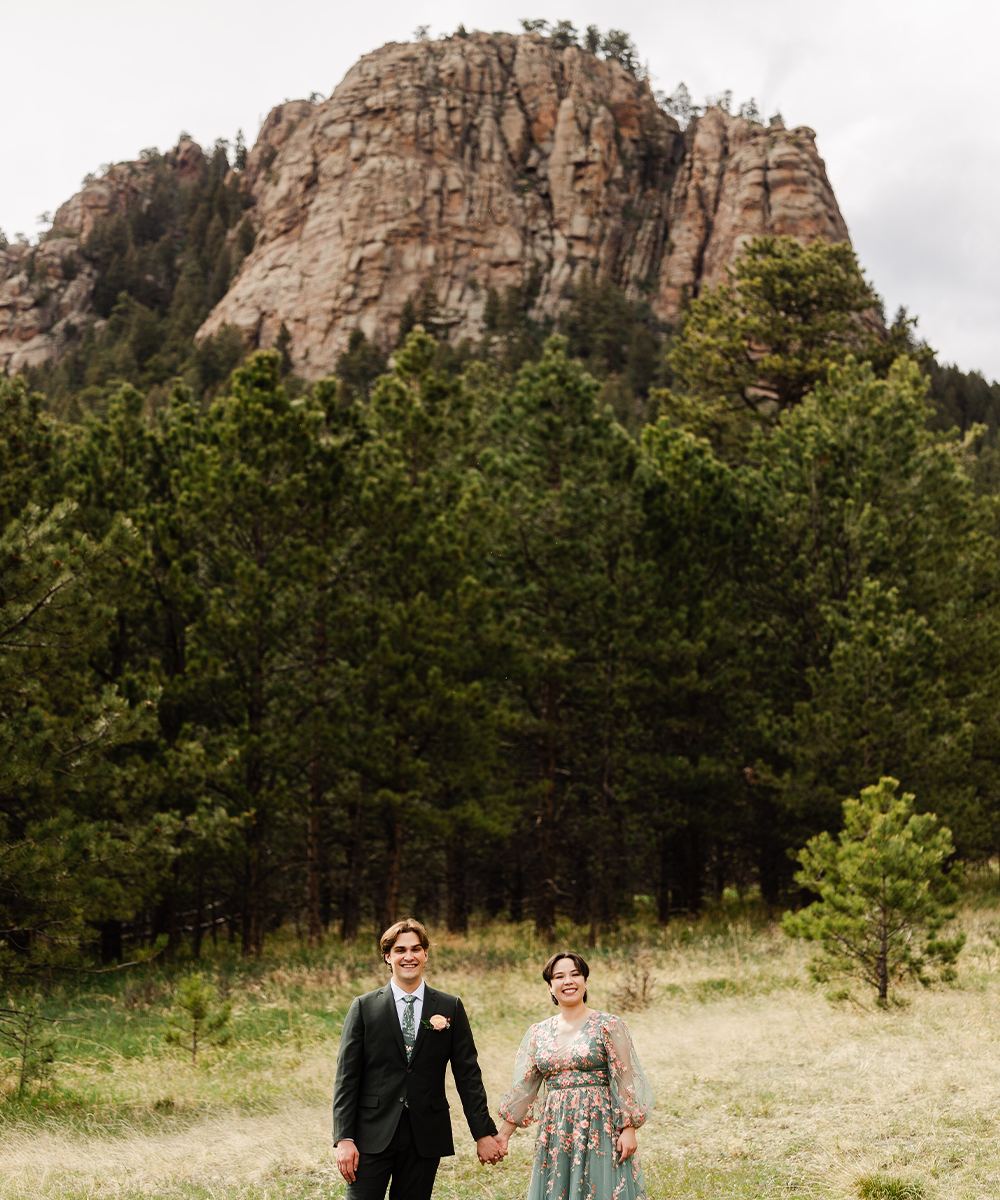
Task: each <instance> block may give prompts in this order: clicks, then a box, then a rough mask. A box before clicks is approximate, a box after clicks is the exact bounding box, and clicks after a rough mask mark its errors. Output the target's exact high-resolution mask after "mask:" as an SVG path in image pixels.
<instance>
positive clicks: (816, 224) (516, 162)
mask: <svg viewBox="0 0 1000 1200" xmlns="http://www.w3.org/2000/svg"><path fill="white" fill-rule="evenodd" d="M250 159H251V164H252V169H248V176H249V186H250V187H251V190H252V196H253V200H254V208H253V209H252V210H251V211H252V213H253V219H254V222H255V225H256V228H257V230H258V237H257V244H256V246H255V248H254V250H253V252H252V254H250V256H249V257H248V258H247V260H246V262H245V263H244V264H243V267H242V270H241V271H240V274H239V276H238V277H237V279H236V280H235V281H234V283H233V285H232V286H231V288H230V290H229V292H228V293H227V295H226V296H225V297H224V298H223V299H222V301H221V302H220V303H219V304H218V306H217V307H216V308H215V310H214V311H213V312H212V314H211V316H210V317H209V319H208V320H207V321H206V322H205V324H204V325H203V326H202V329H201V330H200V331H199V336H205V335H207V334H209V333H212V332H214V331H215V330H217V329H218V328H219V327H220V326H221V325H222V324H223V323H229V324H235V325H237V326H239V327H240V329H242V330H243V332H244V334H245V336H246V337H247V339H248V341H249V342H250V343H251V344H254V345H261V346H268V345H271V344H272V343H273V341H274V339H275V338H276V336H277V333H278V330H279V329H280V326H281V324H282V323H284V324H285V325H286V326H287V328H288V330H289V332H290V334H291V352H292V356H293V360H294V362H295V365H296V368H297V370H298V371H300V372H301V373H302V374H303V375H305V376H306V377H316V376H318V375H321V374H325V373H327V372H329V371H330V370H331V368H332V366H333V364H334V363H335V361H336V358H337V355H338V354H339V353H340V351H342V350H343V349H344V348H345V346H346V344H347V341H348V339H349V337H350V333H351V331H352V330H353V329H355V328H360V329H361V330H363V332H364V333H365V334H366V335H367V336H368V337H370V338H373V339H375V340H377V341H379V342H380V343H382V344H383V346H386V347H387V346H389V345H390V344H391V343H392V341H393V339H394V337H395V331H396V327H397V323H398V320H399V317H400V314H401V312H402V310H403V307H404V305H405V303H406V301H407V300H410V299H413V298H414V297H415V296H416V295H417V294H418V293H419V291H420V289H421V287H422V286H423V285H424V281H425V280H428V279H429V280H431V282H432V284H433V288H434V292H435V294H436V297H437V303H438V307H439V311H440V313H441V320H442V322H443V323H444V324H445V325H447V326H448V330H449V336H450V337H451V339H452V340H457V339H460V338H461V337H463V336H478V335H479V334H480V333H481V330H482V315H483V307H484V299H485V296H486V294H487V291H488V289H490V288H496V289H497V290H498V291H502V290H503V289H504V288H505V287H507V286H510V285H515V286H519V287H520V286H523V285H525V284H526V283H527V282H528V281H529V280H531V281H532V282H533V284H534V287H533V290H534V291H535V292H536V293H537V297H536V299H535V301H534V315H535V316H536V317H544V316H555V315H557V313H558V312H559V310H560V309H561V308H563V307H564V306H565V304H566V303H567V297H568V295H569V293H570V291H571V289H572V285H573V282H574V280H575V279H576V278H577V277H578V275H579V273H580V272H581V271H585V270H596V271H598V272H599V273H604V274H607V275H609V276H611V277H612V278H613V279H614V280H615V281H616V282H617V283H618V284H620V285H621V286H623V287H624V288H625V289H626V290H627V291H628V292H629V293H631V294H632V295H633V296H635V295H638V294H640V293H642V294H646V295H648V296H649V297H650V299H651V301H652V303H653V307H654V309H655V310H656V311H657V313H658V315H660V316H661V317H662V318H664V319H666V320H672V319H673V318H675V317H676V315H677V312H678V310H679V307H680V305H681V303H682V301H683V297H684V294H685V292H687V293H688V294H697V292H698V290H699V289H700V288H701V287H704V286H706V285H708V284H712V283H715V282H717V281H718V280H719V279H721V278H723V276H724V269H725V266H726V264H727V263H730V262H732V261H733V259H734V258H735V256H736V254H737V253H738V252H739V249H740V246H741V245H742V243H743V242H744V241H745V240H746V239H747V238H748V237H752V236H754V235H756V234H760V233H776V234H786V233H787V234H790V235H792V236H794V237H800V238H802V239H803V240H811V239H813V238H816V237H821V238H826V239H829V240H840V239H843V238H846V237H847V227H846V225H845V223H844V220H843V218H842V217H841V215H840V211H839V209H838V207H837V202H836V199H835V197H834V195H833V191H832V189H831V187H830V184H829V181H828V179H827V177H826V171H825V169H824V166H823V161H822V159H820V157H819V155H818V154H817V151H816V146H815V135H814V133H813V132H812V130H810V129H806V128H799V129H792V130H786V129H785V128H784V127H783V126H782V125H781V124H780V122H778V123H772V125H771V126H770V127H768V128H764V127H763V126H760V125H756V124H751V123H749V122H747V121H745V120H743V119H742V118H741V117H735V116H730V115H729V114H727V113H725V112H723V111H722V110H721V109H719V108H714V109H709V111H708V112H707V113H706V114H705V115H704V116H703V117H701V118H700V119H698V120H696V121H695V122H693V123H692V125H691V127H689V129H688V130H687V131H686V132H683V133H682V132H681V130H680V129H679V127H678V125H677V123H676V121H674V119H673V118H672V117H670V116H668V115H667V114H666V113H664V112H663V111H662V110H661V109H660V108H659V107H658V106H657V104H656V101H655V99H654V97H653V95H652V94H651V92H650V90H649V88H648V86H647V84H646V83H645V82H641V81H639V80H636V79H635V78H634V77H633V76H632V75H630V74H629V73H628V72H626V71H625V70H624V69H623V68H622V67H621V66H620V65H619V64H618V63H617V62H614V61H610V62H603V61H600V60H599V59H597V58H596V57H595V56H593V55H591V54H588V53H587V52H586V51H583V50H579V49H576V48H574V47H567V48H565V49H556V48H554V46H553V44H552V42H551V41H548V40H545V39H543V38H541V37H539V36H538V35H533V34H526V35H524V36H521V37H517V38H514V37H504V36H495V35H494V36H490V35H486V34H473V35H471V36H470V37H468V38H459V37H454V38H449V39H446V40H444V41H440V42H420V43H416V44H407V45H394V44H391V45H388V46H384V47H383V48H382V49H381V50H378V51H376V52H375V53H373V54H369V55H366V56H365V57H364V58H362V59H361V60H360V62H358V63H357V64H356V65H355V66H354V67H353V68H352V69H351V70H350V71H349V72H348V74H347V76H346V77H345V78H344V80H343V82H342V83H341V84H340V85H339V87H338V88H337V89H336V90H335V91H334V93H333V95H332V96H331V97H330V99H329V100H327V101H326V102H325V103H322V104H320V105H317V106H315V107H314V106H311V105H305V104H304V103H303V102H298V103H297V104H296V105H289V104H286V105H283V106H281V108H279V109H275V110H274V112H272V114H271V115H270V116H269V118H268V120H267V122H266V123H265V125H264V127H263V129H262V130H261V135H260V138H259V139H258V142H257V145H256V146H255V147H254V150H253V152H252V154H251V156H250Z"/></svg>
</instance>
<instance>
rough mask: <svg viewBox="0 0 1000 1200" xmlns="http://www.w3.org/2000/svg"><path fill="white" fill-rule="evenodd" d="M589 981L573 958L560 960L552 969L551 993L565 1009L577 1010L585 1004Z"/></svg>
mask: <svg viewBox="0 0 1000 1200" xmlns="http://www.w3.org/2000/svg"><path fill="white" fill-rule="evenodd" d="M586 990H587V981H586V979H584V977H583V972H582V971H581V970H580V968H579V967H578V966H577V965H576V963H575V962H574V961H573V960H572V959H571V958H560V959H559V961H558V962H557V963H556V965H555V966H554V967H553V968H552V981H551V983H550V984H549V991H550V992H551V993H552V995H553V996H555V998H556V999H557V1000H558V1001H559V1003H560V1005H561V1006H562V1007H563V1008H576V1007H577V1006H578V1005H580V1004H582V1003H583V993H584V992H585V991H586Z"/></svg>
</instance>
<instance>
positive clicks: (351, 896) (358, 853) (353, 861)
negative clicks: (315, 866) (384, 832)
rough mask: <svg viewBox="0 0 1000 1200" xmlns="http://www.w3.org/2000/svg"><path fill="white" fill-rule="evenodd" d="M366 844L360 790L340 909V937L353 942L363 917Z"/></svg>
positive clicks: (362, 793) (363, 809) (362, 798)
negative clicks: (363, 864)
mask: <svg viewBox="0 0 1000 1200" xmlns="http://www.w3.org/2000/svg"><path fill="white" fill-rule="evenodd" d="M364 844H365V807H364V792H363V791H362V790H361V788H360V787H359V788H358V803H357V807H356V808H355V810H354V830H353V833H352V836H351V840H350V844H349V846H348V851H347V881H346V883H345V885H344V899H343V903H342V904H341V909H340V936H341V939H342V940H343V941H345V942H353V941H354V939H355V938H356V937H357V936H358V924H359V921H360V916H361V874H362V871H361V867H362V855H363V854H364Z"/></svg>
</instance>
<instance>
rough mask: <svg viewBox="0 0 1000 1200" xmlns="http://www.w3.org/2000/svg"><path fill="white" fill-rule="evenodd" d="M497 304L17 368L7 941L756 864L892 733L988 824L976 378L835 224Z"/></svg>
mask: <svg viewBox="0 0 1000 1200" xmlns="http://www.w3.org/2000/svg"><path fill="white" fill-rule="evenodd" d="M217 194H218V192H216V195H217ZM213 203H214V201H213ZM133 248H134V247H133ZM130 252H131V251H129V252H127V253H130ZM126 257H127V254H126ZM124 295H125V296H126V297H127V298H129V302H130V303H132V302H133V300H134V297H128V293H124ZM123 303H124V301H123V300H121V299H119V300H118V301H116V302H115V306H114V308H113V309H112V312H114V311H115V308H118V307H120V306H121V305H122V304H123ZM488 310H489V314H490V319H489V321H488V322H487V329H486V331H485V334H484V337H483V341H482V343H481V344H477V345H472V344H468V345H465V346H464V347H454V346H449V345H448V344H447V342H446V341H445V340H444V338H443V337H442V338H437V337H435V336H434V334H433V330H434V328H435V326H434V317H435V309H434V303H433V296H432V294H431V293H430V291H429V290H428V289H425V290H424V293H422V294H421V295H420V296H417V297H415V298H414V301H413V304H412V305H411V311H410V312H409V313H408V314H404V326H403V328H402V329H401V340H400V343H399V345H398V346H397V347H396V348H395V350H394V352H393V356H392V361H391V366H390V365H389V362H388V361H387V358H386V356H385V353H384V351H383V350H382V349H380V348H379V347H376V346H374V345H373V344H371V343H368V342H366V341H365V340H364V338H363V337H360V336H359V337H356V338H354V339H353V340H352V343H351V345H350V347H349V349H348V351H347V352H346V353H345V355H344V356H343V357H342V359H341V361H340V364H339V366H338V371H337V376H336V377H334V378H331V379H328V380H321V381H319V382H317V383H314V384H311V385H309V386H305V385H304V384H303V383H302V381H299V380H295V379H294V378H293V377H292V376H290V375H289V374H288V371H287V365H288V364H287V361H286V362H283V359H282V354H281V352H280V351H278V350H274V351H269V352H260V353H256V354H254V355H253V356H252V357H251V358H250V359H249V361H246V362H244V363H243V365H241V366H239V367H237V369H236V370H235V371H234V372H233V373H232V375H231V378H230V379H229V382H228V384H226V385H225V386H223V387H221V389H219V391H218V394H217V395H215V397H214V398H212V396H211V393H209V394H208V395H205V394H204V389H202V390H201V391H199V390H198V388H197V387H196V386H194V385H193V384H192V383H191V382H190V381H189V382H186V383H185V382H184V381H183V379H181V380H177V381H175V382H174V383H173V384H172V386H171V389H170V393H169V397H168V398H167V400H166V401H165V402H164V403H158V404H156V405H151V404H150V403H149V397H148V391H149V389H147V394H146V395H144V394H143V391H142V390H141V389H140V388H139V387H138V386H136V384H135V382H128V381H125V382H119V383H118V384H117V385H116V386H115V387H114V388H113V390H111V391H110V393H109V395H108V398H107V400H106V404H104V405H103V406H102V411H100V412H90V413H86V414H85V415H84V418H83V420H82V421H80V422H75V423H74V422H69V421H65V420H62V419H60V418H59V417H58V416H56V415H53V413H52V412H51V411H50V410H49V409H47V407H46V403H45V401H44V400H43V398H42V397H41V396H40V395H39V394H37V393H35V392H32V391H31V390H30V389H29V387H28V386H27V385H26V383H25V382H24V381H23V380H13V381H6V382H2V383H0V389H2V390H0V456H2V459H0V468H2V470H0V527H2V529H3V534H2V537H0V814H2V816H0V822H2V827H0V926H2V932H3V935H4V943H5V948H4V950H3V952H2V953H3V958H2V960H0V961H2V962H3V963H4V964H5V969H7V970H35V969H43V968H44V967H46V966H47V965H50V964H51V963H52V961H53V959H54V958H59V956H60V955H67V954H70V953H71V952H73V951H74V948H78V949H79V951H80V952H81V953H85V954H86V953H91V954H93V953H97V951H98V950H99V951H100V953H101V955H102V957H103V958H104V959H106V960H112V959H119V960H120V959H121V958H122V956H123V955H124V954H126V953H127V952H129V951H130V947H133V946H134V945H135V944H137V943H149V942H150V941H152V940H154V939H156V938H157V937H165V938H166V940H167V942H168V944H169V946H170V948H171V949H172V950H176V949H177V948H179V947H180V946H181V945H182V944H183V943H186V944H188V945H189V946H190V947H191V949H192V950H193V952H194V954H195V955H197V954H199V953H200V950H201V945H202V941H203V939H204V938H205V937H206V936H211V937H214V938H218V937H226V938H229V939H231V940H233V941H235V942H237V943H238V944H239V945H240V946H241V947H242V949H243V950H244V952H246V953H259V952H260V950H261V948H262V946H263V943H264V939H265V937H266V935H267V933H268V931H269V930H273V929H275V928H276V927H278V926H280V925H282V924H293V925H294V926H295V927H296V928H297V929H298V930H299V931H300V933H301V934H302V936H303V937H308V938H309V939H311V940H313V941H317V940H319V938H320V937H321V936H322V934H323V931H324V930H326V929H330V928H334V929H336V930H337V931H338V932H339V933H341V934H342V935H343V936H344V937H347V938H350V937H353V936H355V935H356V934H357V933H358V931H359V930H360V929H362V928H367V927H371V926H372V925H378V926H384V925H385V924H386V923H388V922H389V921H391V920H392V919H394V918H395V917H396V916H397V915H400V914H401V913H403V912H404V911H410V912H415V913H416V914H417V915H418V916H420V917H423V918H427V919H431V920H444V921H446V922H447V925H448V927H449V928H451V929H453V930H461V929H463V928H465V927H466V925H467V923H468V920H469V917H470V915H471V914H472V913H474V912H484V913H487V914H489V915H492V916H497V917H504V918H506V919H510V920H514V921H517V920H523V919H525V918H529V917H530V918H532V919H533V920H534V921H535V923H536V925H537V927H538V929H539V931H540V932H541V933H542V934H545V935H547V934H549V933H551V932H552V931H553V929H554V925H555V922H556V920H557V919H558V918H559V916H560V915H566V916H569V917H572V918H573V919H574V920H575V921H577V922H580V923H583V924H589V926H590V928H591V930H592V931H593V933H594V935H595V936H596V934H597V932H598V931H599V930H600V929H601V928H602V927H605V926H607V925H609V924H611V923H613V922H614V921H615V920H616V919H618V918H620V917H621V916H623V915H627V914H628V913H629V912H630V911H631V909H632V907H633V905H634V903H635V897H636V896H637V895H649V896H652V897H654V898H655V903H656V907H657V910H658V912H659V915H660V917H661V919H664V920H665V919H668V918H669V916H670V915H671V913H674V912H678V911H681V912H688V911H694V910H697V909H698V908H699V907H700V906H701V905H702V904H703V903H704V902H705V900H706V898H707V897H709V896H711V895H712V894H713V893H715V894H719V893H721V891H722V890H723V889H724V888H726V887H736V888H737V889H739V890H740V891H741V892H743V893H747V892H750V891H751V890H753V889H759V891H760V894H761V895H762V896H763V898H764V899H765V900H766V901H768V902H777V901H779V899H780V898H781V896H782V893H783V892H786V891H787V890H788V889H789V888H790V887H791V886H792V882H793V872H794V869H795V867H794V861H793V859H792V858H791V857H790V854H789V851H794V850H797V849H798V848H800V847H801V846H802V845H803V844H804V843H805V842H806V841H807V840H808V839H809V838H810V837H813V836H814V835H816V834H818V833H820V832H822V831H824V830H831V831H835V830H836V828H837V824H838V821H839V820H840V813H841V803H842V801H843V799H844V797H846V796H849V795H856V794H858V793H859V792H860V791H861V789H863V788H864V787H866V786H868V785H870V784H872V783H875V782H877V781H878V779H879V778H880V776H882V775H886V774H892V775H893V776H894V777H896V778H898V779H900V780H901V781H902V784H903V786H904V787H905V788H906V789H907V790H909V791H912V792H913V793H915V795H916V797H917V804H918V807H920V808H922V809H924V810H933V811H936V812H937V813H938V814H939V815H940V816H941V817H942V819H944V820H946V821H947V823H948V825H949V826H950V828H951V829H952V831H953V833H954V837H955V840H956V845H957V849H958V852H959V853H960V854H962V855H964V856H966V857H976V856H983V855H987V854H989V853H992V852H994V851H995V850H996V848H997V846H998V845H1000V795H998V791H997V787H996V784H995V775H996V772H995V769H994V763H995V760H996V758H997V755H998V753H1000V742H998V736H997V735H998V730H997V723H996V717H995V713H996V712H997V708H998V706H997V691H998V686H1000V677H998V674H997V667H996V663H997V657H998V656H997V653H996V651H997V636H998V615H1000V605H998V583H1000V580H998V577H997V564H998V561H1000V556H998V554H997V549H998V547H997V531H996V505H995V499H994V489H993V486H992V482H991V480H992V468H991V467H990V465H989V464H990V455H991V453H992V439H993V436H994V433H993V431H994V429H995V424H994V418H993V411H994V410H993V405H994V403H995V400H996V397H995V396H994V392H995V390H996V387H995V385H993V387H992V388H991V387H990V386H988V385H986V384H985V382H984V381H982V380H981V379H980V378H979V377H976V376H962V375H961V374H960V373H958V372H955V371H954V370H951V369H941V368H938V367H937V366H936V364H935V363H934V361H933V358H932V356H931V354H930V352H929V351H927V349H926V347H923V346H921V345H919V344H917V343H916V342H915V340H914V333H913V322H912V321H910V320H909V319H908V318H907V317H906V314H905V313H901V314H899V315H898V317H897V319H896V321H895V322H894V323H892V324H891V325H889V326H888V328H887V327H886V323H885V322H884V321H882V320H880V319H879V316H878V301H877V297H876V296H875V295H874V294H873V293H872V292H871V290H870V288H869V287H868V285H867V284H866V282H865V280H864V277H863V276H862V274H861V273H860V271H859V270H858V267H857V264H856V262H855V260H854V257H853V254H852V253H851V252H850V250H849V248H847V247H845V246H824V245H821V244H816V245H814V246H812V247H810V248H803V247H801V246H799V245H798V244H797V243H795V242H792V241H789V240H774V239H761V240H759V241H757V242H754V243H752V244H751V245H750V246H749V248H748V251H747V253H746V255H745V256H744V258H743V259H742V260H741V261H740V263H739V264H738V266H737V268H736V270H735V271H734V272H733V275H732V278H731V280H730V281H729V283H728V284H727V285H725V286H723V287H721V288H719V289H716V290H715V291H712V292H709V293H706V294H705V295H703V296H701V297H698V298H696V299H695V300H693V301H692V302H691V303H690V305H689V307H688V309H687V311H686V314H685V317H684V319H683V321H682V322H681V324H680V325H679V326H678V328H677V329H676V330H674V331H672V332H671V331H664V330H662V329H659V328H657V326H656V325H655V322H653V321H652V319H651V318H650V316H649V314H648V311H647V310H646V309H645V308H644V307H643V306H642V305H641V303H638V302H633V301H630V300H627V299H626V298H625V297H624V296H622V295H621V293H619V292H617V290H616V289H614V288H613V287H611V285H609V284H607V283H606V282H604V281H600V280H596V279H593V280H585V281H584V282H583V283H582V284H581V286H580V288H579V290H578V293H577V295H576V297H575V298H574V301H573V304H572V306H571V308H570V310H569V312H568V314H567V317H566V318H565V321H564V324H563V327H562V328H563V332H562V333H561V334H553V333H552V332H551V331H549V330H546V329H544V328H539V327H537V326H535V325H533V324H532V322H531V320H530V318H529V315H528V314H529V313H530V286H528V285H526V289H525V290H524V291H523V292H522V293H518V294H516V295H515V294H510V295H507V296H496V297H494V298H491V299H490V304H489V305H488ZM150 311H153V309H152V308H151V309H150ZM418 318H419V319H418ZM158 319H163V318H162V312H161V317H160V318H158ZM665 333H670V336H668V337H665V336H664V334H665ZM147 361H148V360H147ZM936 381H944V384H943V387H938V386H937V382H936ZM140 382H141V381H140ZM146 382H147V383H149V381H146ZM195 382H197V381H195ZM932 383H934V384H935V389H936V391H935V398H933V399H932V398H931V394H930V391H929V388H930V386H931V384H932ZM158 386H161V385H159V384H156V383H152V384H150V387H152V388H155V387H158ZM977 421H980V422H982V424H978V425H977V424H976V422H977ZM955 426H957V427H958V428H957V429H956V428H955ZM984 464H985V465H984Z"/></svg>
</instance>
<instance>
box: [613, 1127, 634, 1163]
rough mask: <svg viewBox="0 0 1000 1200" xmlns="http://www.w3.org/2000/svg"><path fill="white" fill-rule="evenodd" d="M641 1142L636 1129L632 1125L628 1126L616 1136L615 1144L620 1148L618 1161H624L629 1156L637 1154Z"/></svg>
mask: <svg viewBox="0 0 1000 1200" xmlns="http://www.w3.org/2000/svg"><path fill="white" fill-rule="evenodd" d="M638 1145H639V1143H638V1142H637V1140H636V1136H635V1130H634V1129H633V1128H632V1127H631V1126H627V1127H626V1128H625V1129H623V1130H622V1131H621V1133H620V1134H619V1135H618V1137H617V1138H615V1146H616V1147H617V1150H618V1161H619V1162H620V1163H623V1162H624V1161H625V1160H626V1159H627V1158H631V1157H632V1155H633V1154H635V1152H636V1149H637V1148H638Z"/></svg>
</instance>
